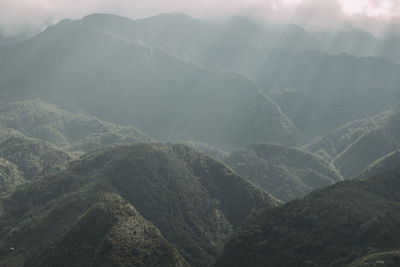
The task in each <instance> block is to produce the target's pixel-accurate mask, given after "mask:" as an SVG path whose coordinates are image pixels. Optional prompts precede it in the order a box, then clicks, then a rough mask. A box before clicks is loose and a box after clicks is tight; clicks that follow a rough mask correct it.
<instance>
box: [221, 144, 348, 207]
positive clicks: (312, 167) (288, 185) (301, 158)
mask: <svg viewBox="0 0 400 267" xmlns="http://www.w3.org/2000/svg"><path fill="white" fill-rule="evenodd" d="M223 160H224V161H225V162H226V163H227V164H228V165H229V166H230V167H232V168H233V169H234V170H235V171H237V172H238V173H239V174H241V175H243V176H245V177H247V178H248V179H249V180H250V181H252V182H253V183H255V184H256V185H258V186H259V187H260V188H262V189H264V190H265V191H267V192H269V193H271V194H272V195H273V196H275V197H277V198H278V199H280V200H283V201H289V200H292V199H295V198H300V197H303V196H305V195H307V194H308V193H310V192H311V191H313V190H314V189H316V188H321V187H325V186H328V185H331V184H333V183H335V182H338V181H340V180H342V179H343V178H342V177H341V175H340V174H339V172H338V171H337V170H336V169H335V167H334V166H333V164H331V163H330V162H329V161H328V160H325V159H324V158H322V157H320V156H318V155H316V154H312V153H309V152H306V151H303V150H301V149H298V148H292V147H286V146H281V145H272V144H256V145H252V146H250V147H249V148H248V149H246V150H245V149H242V150H235V151H233V152H232V153H231V154H230V155H229V156H228V157H225V158H224V159H223Z"/></svg>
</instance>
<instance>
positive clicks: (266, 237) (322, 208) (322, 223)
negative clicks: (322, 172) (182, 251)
mask: <svg viewBox="0 0 400 267" xmlns="http://www.w3.org/2000/svg"><path fill="white" fill-rule="evenodd" d="M399 190H400V167H399V166H397V168H396V169H393V170H391V171H388V172H385V173H382V174H379V175H377V176H374V177H371V178H368V179H365V180H362V181H359V180H352V181H346V182H341V183H338V184H336V185H333V186H331V187H328V188H327V189H323V190H317V191H315V192H313V193H312V194H310V195H309V196H308V197H306V198H304V199H302V200H296V201H293V202H289V203H287V204H285V205H283V206H281V207H279V208H275V209H265V210H264V211H262V212H259V213H256V214H254V215H252V216H250V217H249V218H248V219H247V220H246V221H245V223H244V224H242V226H241V228H240V230H239V231H237V232H236V234H235V235H234V237H233V239H232V240H231V241H230V243H229V244H228V245H227V246H226V248H225V251H224V253H223V256H222V257H221V258H220V259H219V261H217V263H216V265H215V266H221V267H223V266H230V267H234V266H255V267H256V266H345V265H346V264H349V263H351V262H353V261H354V260H356V259H357V258H359V257H361V256H364V255H366V254H368V253H371V250H372V251H375V252H381V251H383V252H384V251H391V250H397V249H398V248H399V247H400V230H399V227H398V225H399V224H400V198H399V194H398V192H399Z"/></svg>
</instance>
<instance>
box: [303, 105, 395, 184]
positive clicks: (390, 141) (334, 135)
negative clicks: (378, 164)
mask: <svg viewBox="0 0 400 267" xmlns="http://www.w3.org/2000/svg"><path fill="white" fill-rule="evenodd" d="M399 114H400V113H399V109H398V108H394V109H392V110H390V111H387V112H384V113H382V114H380V115H378V116H375V117H372V118H367V119H363V120H360V121H354V122H352V123H349V124H347V125H344V126H342V127H340V128H338V129H337V130H335V131H333V132H331V133H329V134H327V135H325V136H323V137H320V138H317V139H316V140H314V141H313V142H312V143H310V144H309V145H307V146H306V147H305V148H306V149H307V150H309V151H311V152H314V153H318V154H321V155H323V156H325V157H327V158H328V159H331V160H333V163H334V165H335V166H336V167H337V168H338V170H339V171H340V172H341V174H342V175H343V177H344V178H353V177H354V176H356V175H358V174H359V173H360V172H361V171H362V170H364V169H365V168H367V167H368V166H369V165H370V164H372V163H373V162H374V161H376V160H378V159H379V158H381V157H384V156H385V155H387V154H389V153H391V152H393V151H395V150H396V149H399V148H400V138H399V136H400V119H399V118H400V116H399Z"/></svg>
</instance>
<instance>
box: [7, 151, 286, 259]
mask: <svg viewBox="0 0 400 267" xmlns="http://www.w3.org/2000/svg"><path fill="white" fill-rule="evenodd" d="M52 172H53V174H52ZM109 194H113V195H114V194H117V195H118V196H111V197H107V196H109ZM105 195H106V196H105ZM110 199H111V200H110ZM118 199H120V200H118ZM110 201H111V202H110ZM124 203H125V204H124ZM279 204H280V202H279V201H278V200H276V199H275V198H273V197H272V196H270V195H269V194H267V193H266V192H264V191H262V190H260V189H258V188H257V187H255V186H254V185H253V184H251V183H249V182H248V181H247V180H246V179H244V178H242V177H241V176H239V175H237V174H236V173H234V172H233V171H232V170H230V169H229V168H227V167H226V166H225V165H224V164H222V163H221V162H218V161H215V160H213V159H211V158H209V157H207V156H205V155H204V154H202V153H200V152H197V151H196V150H194V149H193V148H191V147H189V146H186V145H169V144H158V143H154V144H145V143H138V144H133V145H125V146H124V145H119V146H113V147H111V148H108V149H104V150H99V151H96V152H93V153H91V154H88V155H86V156H84V157H82V158H81V159H80V160H78V161H75V162H71V163H69V164H68V166H66V167H64V168H59V169H58V170H54V171H49V172H47V174H46V176H43V177H41V178H39V179H36V180H35V181H33V182H32V183H30V184H27V185H24V186H21V187H18V188H17V189H16V190H15V191H14V192H13V193H12V194H9V195H6V196H3V197H2V198H0V207H1V210H0V211H1V213H0V229H1V232H0V244H1V247H2V248H6V249H5V250H6V251H3V252H2V253H0V265H7V266H20V265H22V264H26V265H29V266H54V265H58V264H61V263H63V264H64V263H65V266H71V265H75V266H77V265H78V266H97V263H102V262H104V264H105V266H107V264H111V265H113V264H115V265H116V266H130V264H133V263H135V264H138V265H140V264H143V265H145V266H159V264H161V265H162V266H164V265H163V264H164V263H165V266H175V265H176V266H185V264H186V263H185V261H184V260H183V259H182V258H181V257H180V256H179V254H180V255H182V256H183V257H184V258H185V259H186V260H187V261H188V262H189V263H190V264H193V265H194V266H208V265H210V264H212V262H213V261H214V259H215V257H216V256H218V255H219V253H220V252H221V251H222V249H223V246H224V245H225V243H226V242H227V241H228V239H229V238H230V237H231V234H232V232H233V229H234V228H235V227H237V226H239V224H240V223H241V222H242V220H244V219H245V218H246V216H247V215H248V214H250V212H251V211H253V210H257V209H261V208H265V207H275V206H278V205H279ZM132 206H134V207H135V209H136V210H137V212H136V211H135V210H134V208H133V207H132ZM138 213H140V214H141V216H143V217H144V218H145V219H146V220H148V221H150V222H151V223H152V224H154V226H149V225H148V223H143V222H145V221H144V219H141V217H140V216H139V215H135V214H138ZM137 217H138V218H137ZM154 227H157V228H158V229H159V230H160V232H161V233H162V235H163V236H164V237H165V238H166V239H167V240H168V242H169V243H170V244H171V245H173V246H174V247H176V248H177V250H178V251H179V254H178V252H176V250H174V249H173V248H172V247H171V245H169V243H168V242H166V241H162V240H164V239H163V238H162V237H161V236H160V234H157V233H158V232H157V231H155V230H154V229H155V228H154ZM136 234H137V235H139V236H137V238H138V239H134V240H131V238H130V237H131V236H132V235H133V236H135V235H136ZM135 238H136V237H135ZM149 238H151V239H149ZM160 239H162V240H160ZM10 247H13V248H15V250H14V249H13V250H9V249H7V248H10ZM164 258H165V259H164ZM146 260H147V261H146ZM61 266H64V265H61Z"/></svg>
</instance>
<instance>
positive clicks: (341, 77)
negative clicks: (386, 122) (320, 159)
mask: <svg viewBox="0 0 400 267" xmlns="http://www.w3.org/2000/svg"><path fill="white" fill-rule="evenodd" d="M399 73H400V66H399V65H398V64H396V63H394V62H392V61H390V60H385V59H380V58H357V57H354V56H350V55H346V54H340V55H328V54H324V53H321V52H316V51H292V50H279V51H275V52H272V53H270V55H269V57H268V59H266V60H265V62H264V65H263V66H261V67H260V68H259V72H258V75H257V77H255V81H256V82H257V83H258V84H259V86H260V88H261V89H263V90H264V91H265V92H266V93H267V94H268V95H270V96H271V98H272V99H273V100H274V101H276V102H277V104H278V105H279V106H280V107H281V108H282V111H283V112H284V113H285V114H286V115H287V116H288V117H289V118H290V119H291V120H292V121H293V123H294V124H295V125H296V126H297V127H298V128H299V129H300V130H301V131H302V132H303V133H304V134H305V135H306V136H307V137H308V138H312V137H315V136H317V135H321V134H326V133H327V132H329V131H332V130H333V129H335V128H337V127H339V126H340V125H342V124H344V123H347V122H350V121H353V120H356V119H362V118H365V117H369V116H373V115H376V114H378V113H379V112H383V111H385V110H387V109H389V108H390V107H391V105H392V104H394V103H395V102H396V101H397V100H396V99H398V88H399V82H400V80H399V78H398V77H399Z"/></svg>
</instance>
